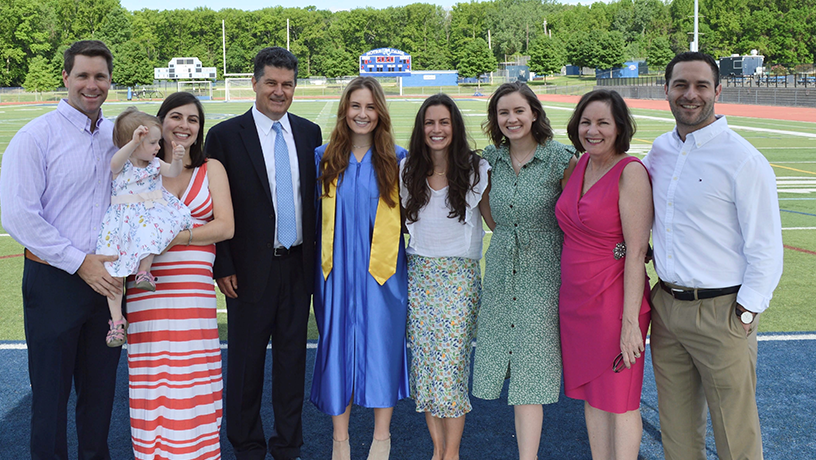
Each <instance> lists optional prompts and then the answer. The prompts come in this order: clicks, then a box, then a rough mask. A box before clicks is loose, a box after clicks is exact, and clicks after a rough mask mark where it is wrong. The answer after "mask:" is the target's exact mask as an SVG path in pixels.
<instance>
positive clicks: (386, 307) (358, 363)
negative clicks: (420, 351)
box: [310, 145, 408, 415]
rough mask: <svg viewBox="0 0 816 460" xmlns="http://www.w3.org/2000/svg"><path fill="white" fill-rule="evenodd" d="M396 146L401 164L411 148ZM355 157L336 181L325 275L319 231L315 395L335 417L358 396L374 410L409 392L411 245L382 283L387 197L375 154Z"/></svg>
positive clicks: (317, 402)
mask: <svg viewBox="0 0 816 460" xmlns="http://www.w3.org/2000/svg"><path fill="white" fill-rule="evenodd" d="M325 150H326V146H325V145H323V146H321V147H318V148H317V149H316V150H315V161H316V162H317V166H318V171H319V170H320V168H319V167H320V160H321V158H322V157H323V153H324V152H325ZM396 150H397V152H396V153H397V161H398V162H399V161H400V160H402V159H403V158H405V156H406V155H407V152H406V151H405V149H403V148H402V147H397V149H396ZM349 156H350V158H349V165H348V168H347V169H346V171H345V172H344V173H343V175H342V176H341V178H340V180H339V181H338V186H337V200H336V203H337V204H336V212H335V227H334V257H333V267H332V270H331V272H330V273H329V276H328V279H326V280H324V279H323V272H322V270H321V268H320V266H321V260H320V254H321V247H320V246H321V237H320V235H319V234H318V236H317V245H318V247H317V250H316V254H317V259H318V260H317V265H316V267H317V270H316V284H315V294H314V312H315V320H316V322H317V329H318V331H319V332H320V338H319V339H318V342H317V356H316V357H315V370H314V378H313V380H312V393H311V398H310V399H311V401H312V403H314V405H315V406H317V408H318V409H319V410H320V411H321V412H324V413H326V414H329V415H340V414H342V413H343V412H344V411H345V409H346V406H347V405H348V403H349V401H351V398H352V395H353V397H354V401H353V402H354V404H357V405H360V406H364V407H372V408H382V407H393V406H394V405H395V404H396V403H397V401H398V400H400V399H402V398H405V397H407V396H408V358H407V348H406V337H405V324H406V317H407V308H408V271H407V266H406V262H405V243H404V241H403V238H402V235H400V241H399V245H400V246H399V255H398V256H397V272H396V273H395V274H394V275H392V276H391V277H390V278H389V279H388V280H387V281H386V282H385V284H384V285H382V286H381V285H380V284H379V283H377V281H376V280H375V279H374V277H372V276H371V274H370V273H369V272H368V264H369V257H370V255H371V236H372V234H373V231H374V221H375V218H376V216H377V205H378V203H379V198H380V194H379V188H378V186H377V178H376V174H375V172H374V165H373V164H372V162H371V156H372V153H371V150H369V151H368V152H367V153H366V155H365V157H364V158H363V160H362V161H360V162H358V161H357V159H356V158H355V157H354V155H353V154H349ZM320 192H321V194H322V190H320ZM319 195H320V194H318V195H317V196H319ZM319 204H320V203H319V202H318V206H317V209H318V220H317V222H318V223H317V229H318V233H320V231H321V228H322V222H321V221H322V219H321V214H322V213H321V208H320V206H319Z"/></svg>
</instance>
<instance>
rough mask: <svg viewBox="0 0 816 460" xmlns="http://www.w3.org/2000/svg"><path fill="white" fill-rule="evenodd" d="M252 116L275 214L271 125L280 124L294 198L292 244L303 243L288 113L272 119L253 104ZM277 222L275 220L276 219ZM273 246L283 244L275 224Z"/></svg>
mask: <svg viewBox="0 0 816 460" xmlns="http://www.w3.org/2000/svg"><path fill="white" fill-rule="evenodd" d="M252 118H254V119H255V128H257V130H258V138H259V139H260V140H261V149H262V150H263V157H264V163H266V176H267V177H268V178H269V190H271V191H272V206H274V207H275V215H277V212H278V195H277V193H276V188H275V138H276V137H277V134H275V130H273V129H272V125H273V124H275V122H276V121H279V122H280V124H281V129H282V131H283V139H284V140H285V141H286V148H287V149H288V150H289V169H290V170H291V171H292V191H293V192H294V197H293V198H294V200H295V221H296V222H297V239H295V242H294V244H293V246H297V245H299V244H303V206H302V204H301V198H300V168H299V165H298V156H297V148H296V146H295V137H294V135H293V134H292V125H291V124H290V123H289V114H288V113H287V114H286V116H284V117H281V119H280V120H272V119H271V118H269V117H267V116H266V115H264V114H263V113H261V112H260V111H259V110H258V108H257V107H255V104H253V105H252ZM276 222H277V221H276ZM275 247H276V248H282V247H283V245H282V244H281V243H280V241H279V240H278V229H277V225H276V226H275Z"/></svg>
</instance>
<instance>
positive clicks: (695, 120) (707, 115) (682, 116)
mask: <svg viewBox="0 0 816 460" xmlns="http://www.w3.org/2000/svg"><path fill="white" fill-rule="evenodd" d="M701 103H702V106H701V107H700V109H699V113H698V114H697V115H694V114H690V113H688V112H686V110H685V109H684V108H683V107H681V105H684V104H686V101H684V100H680V101H676V102H670V103H669V107H670V108H671V112H672V115H674V119H675V121H677V124H678V125H683V126H686V127H688V128H695V129H693V130H691V131H696V129H699V128H701V127H703V126H704V125H707V124H708V122H709V121H710V120H711V118H713V116H714V101H706V100H704V101H701ZM691 131H690V132H691Z"/></svg>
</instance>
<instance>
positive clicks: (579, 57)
mask: <svg viewBox="0 0 816 460" xmlns="http://www.w3.org/2000/svg"><path fill="white" fill-rule="evenodd" d="M598 53H599V50H598V42H597V41H596V40H595V39H594V38H593V37H590V35H589V33H586V32H577V33H574V34H572V35H570V36H569V39H568V40H567V43H566V56H567V62H569V63H570V64H572V65H575V66H578V67H579V68H581V69H582V70H581V72H583V68H584V67H594V57H595V55H597V54H598Z"/></svg>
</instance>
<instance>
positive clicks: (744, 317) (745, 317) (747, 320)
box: [740, 311, 754, 324]
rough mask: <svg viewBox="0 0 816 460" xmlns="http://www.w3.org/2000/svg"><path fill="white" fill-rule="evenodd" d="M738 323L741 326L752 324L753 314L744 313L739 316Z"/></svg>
mask: <svg viewBox="0 0 816 460" xmlns="http://www.w3.org/2000/svg"><path fill="white" fill-rule="evenodd" d="M740 321H742V324H751V323H752V322H754V314H753V313H751V312H750V311H744V312H742V314H741V315H740Z"/></svg>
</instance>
